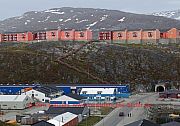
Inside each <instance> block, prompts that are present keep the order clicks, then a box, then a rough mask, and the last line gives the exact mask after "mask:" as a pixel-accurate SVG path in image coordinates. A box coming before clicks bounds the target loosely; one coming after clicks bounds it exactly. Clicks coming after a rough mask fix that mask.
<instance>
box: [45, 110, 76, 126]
mask: <svg viewBox="0 0 180 126" xmlns="http://www.w3.org/2000/svg"><path fill="white" fill-rule="evenodd" d="M76 117H77V115H75V114H73V113H70V112H66V113H63V114H61V115H58V116H56V117H54V118H53V119H51V120H48V121H47V122H49V123H51V124H54V125H55V126H62V125H64V124H66V123H68V122H70V121H71V120H73V119H74V118H76Z"/></svg>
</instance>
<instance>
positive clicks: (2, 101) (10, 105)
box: [0, 95, 34, 110]
mask: <svg viewBox="0 0 180 126" xmlns="http://www.w3.org/2000/svg"><path fill="white" fill-rule="evenodd" d="M33 102H34V101H33V100H32V99H31V98H30V97H28V96H26V95H0V109H9V110H11V109H13V110H16V109H17V110H18V109H25V108H28V107H30V105H31V104H32V103H33Z"/></svg>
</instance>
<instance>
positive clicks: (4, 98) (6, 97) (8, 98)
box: [0, 95, 28, 102]
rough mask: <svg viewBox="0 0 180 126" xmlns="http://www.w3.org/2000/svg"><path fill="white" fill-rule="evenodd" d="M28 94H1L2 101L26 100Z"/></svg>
mask: <svg viewBox="0 0 180 126" xmlns="http://www.w3.org/2000/svg"><path fill="white" fill-rule="evenodd" d="M26 97H28V96H26V95H0V102H11V101H24V99H25V98H26Z"/></svg>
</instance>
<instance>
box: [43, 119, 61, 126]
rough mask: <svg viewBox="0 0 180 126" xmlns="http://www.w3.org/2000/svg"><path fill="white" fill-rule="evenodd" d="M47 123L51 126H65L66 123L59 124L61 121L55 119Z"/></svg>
mask: <svg viewBox="0 0 180 126" xmlns="http://www.w3.org/2000/svg"><path fill="white" fill-rule="evenodd" d="M47 122H48V123H51V124H54V125H55V126H62V125H64V123H62V122H59V121H57V120H54V119H50V120H48V121H47Z"/></svg>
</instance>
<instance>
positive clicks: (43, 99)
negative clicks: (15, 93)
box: [22, 89, 50, 102]
mask: <svg viewBox="0 0 180 126" xmlns="http://www.w3.org/2000/svg"><path fill="white" fill-rule="evenodd" d="M22 94H23V95H27V96H29V97H32V98H35V99H37V100H39V101H41V102H49V101H50V98H49V97H46V95H45V93H42V92H40V91H37V90H34V89H32V90H30V91H27V92H25V93H22Z"/></svg>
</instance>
